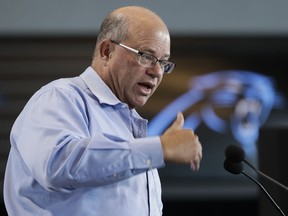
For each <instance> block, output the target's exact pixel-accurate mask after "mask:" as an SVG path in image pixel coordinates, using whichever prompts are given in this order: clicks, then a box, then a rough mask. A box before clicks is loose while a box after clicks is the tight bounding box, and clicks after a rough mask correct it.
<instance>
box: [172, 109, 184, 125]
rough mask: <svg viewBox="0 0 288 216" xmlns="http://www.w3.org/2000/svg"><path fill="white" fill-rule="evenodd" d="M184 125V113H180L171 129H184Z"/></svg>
mask: <svg viewBox="0 0 288 216" xmlns="http://www.w3.org/2000/svg"><path fill="white" fill-rule="evenodd" d="M183 125H184V116H183V113H182V112H178V114H177V118H176V119H175V121H174V122H173V124H172V125H171V127H170V128H174V129H182V127H183Z"/></svg>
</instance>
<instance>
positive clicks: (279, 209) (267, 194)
mask: <svg viewBox="0 0 288 216" xmlns="http://www.w3.org/2000/svg"><path fill="white" fill-rule="evenodd" d="M241 173H242V174H243V175H245V176H247V177H248V178H249V179H251V180H252V181H254V182H255V183H256V184H257V185H258V186H259V187H260V188H261V189H262V190H263V191H264V192H265V195H266V196H267V197H268V198H269V199H270V201H271V202H272V203H273V204H274V205H275V206H276V208H277V209H278V211H279V212H280V213H281V214H282V215H283V216H285V214H284V212H283V211H282V210H281V208H280V207H279V206H278V205H277V203H276V202H275V201H274V200H273V198H272V197H271V196H270V195H269V193H268V192H267V191H266V189H265V188H264V187H263V186H262V185H261V184H260V182H258V181H257V180H255V179H254V178H252V177H251V176H250V175H248V174H247V173H245V172H244V171H241Z"/></svg>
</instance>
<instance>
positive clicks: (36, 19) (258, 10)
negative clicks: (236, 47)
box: [0, 0, 288, 35]
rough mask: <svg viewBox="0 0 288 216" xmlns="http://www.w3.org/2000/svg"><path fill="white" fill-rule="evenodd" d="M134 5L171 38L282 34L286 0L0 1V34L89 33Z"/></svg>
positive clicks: (287, 26) (286, 28)
mask: <svg viewBox="0 0 288 216" xmlns="http://www.w3.org/2000/svg"><path fill="white" fill-rule="evenodd" d="M129 4H136V5H142V6H147V7H149V8H151V9H153V10H154V11H156V12H157V13H158V14H159V15H160V16H161V17H162V18H163V19H164V20H165V21H166V23H167V24H168V27H169V28H170V30H171V31H172V33H174V34H287V33H288V12H287V10H288V1H287V0H241V1H239V0H238V1H236V0H178V1H176V0H146V1H140V0H135V1H128V0H113V1H112V0H46V1H45V0H0V35H11V34H67V33H68V34H95V33H96V32H97V29H98V27H99V25H100V21H101V20H102V19H103V17H104V16H105V14H106V13H108V12H110V11H111V10H113V9H114V8H116V7H118V6H122V5H129Z"/></svg>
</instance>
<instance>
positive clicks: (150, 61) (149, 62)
mask: <svg viewBox="0 0 288 216" xmlns="http://www.w3.org/2000/svg"><path fill="white" fill-rule="evenodd" d="M111 42H112V43H114V44H116V45H119V46H121V47H123V48H125V49H128V50H130V51H132V52H134V53H137V54H138V55H139V59H138V63H139V64H140V65H142V66H144V67H152V66H154V65H155V64H156V63H157V62H159V64H160V67H161V69H162V71H163V73H164V74H170V73H171V72H172V71H173V69H174V68H175V66H176V64H175V63H173V62H170V61H167V60H160V59H157V58H156V57H155V56H153V55H150V54H147V53H143V52H140V51H138V50H136V49H133V48H131V47H129V46H126V45H124V44H121V43H118V42H116V41H114V40H111Z"/></svg>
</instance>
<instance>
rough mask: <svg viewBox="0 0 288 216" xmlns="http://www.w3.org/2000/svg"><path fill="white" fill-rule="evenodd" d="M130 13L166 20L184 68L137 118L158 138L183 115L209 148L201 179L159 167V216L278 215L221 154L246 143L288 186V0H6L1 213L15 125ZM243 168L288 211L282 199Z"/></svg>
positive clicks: (0, 42)
mask: <svg viewBox="0 0 288 216" xmlns="http://www.w3.org/2000/svg"><path fill="white" fill-rule="evenodd" d="M125 5H140V6H145V7H148V8H150V9H152V10H153V11H155V12H156V13H158V14H159V15H160V16H161V17H162V18H163V20H164V21H165V22H166V24H167V26H168V28H169V29H170V32H171V39H172V46H171V53H172V57H171V61H174V62H176V64H177V67H176V68H175V70H174V71H173V73H172V74H170V75H167V76H165V77H164V79H163V81H162V84H161V86H160V87H159V89H158V91H157V92H156V93H155V94H154V95H153V96H152V98H151V99H150V101H148V103H147V104H146V105H145V106H144V107H142V108H140V109H138V111H139V113H140V114H141V115H142V116H143V117H144V118H147V119H149V120H150V121H151V122H153V125H155V124H156V125H157V127H160V128H157V130H159V131H161V129H163V128H165V126H167V124H169V121H170V120H171V119H173V118H174V117H175V116H176V113H177V112H176V111H178V110H179V111H183V112H184V114H185V117H186V121H187V125H186V127H191V128H193V129H194V130H195V133H197V134H198V135H199V138H200V141H201V143H202V144H203V155H204V158H203V161H202V164H201V169H200V171H199V172H197V173H193V172H192V171H191V169H190V167H189V166H185V165H175V164H166V167H165V168H163V169H161V170H159V172H160V177H161V180H162V186H163V201H164V216H170V215H179V212H181V215H198V216H202V215H203V216H206V215H207V216H210V215H212V216H214V215H217V216H218V215H222V216H225V215H231V214H232V215H234V216H237V215H259V216H260V215H261V216H265V215H267V216H268V215H269V216H271V215H277V210H276V208H275V207H274V206H273V204H272V203H271V202H270V201H269V200H268V199H267V197H266V196H265V195H264V193H263V192H262V191H261V190H259V187H258V186H257V185H256V184H255V183H253V182H252V181H251V180H249V179H247V178H246V177H245V176H242V175H233V174H231V173H228V172H227V171H226V170H225V169H224V168H223V162H224V160H225V154H224V152H225V149H226V147H227V146H229V145H231V144H235V145H239V146H241V147H243V148H244V149H245V152H246V153H247V154H246V156H247V160H249V161H250V162H251V163H253V164H254V165H255V166H256V167H257V168H258V169H260V170H261V171H263V172H264V173H266V174H268V175H269V176H271V177H272V178H274V179H276V180H277V181H279V182H281V183H283V184H286V185H288V174H287V173H288V172H287V171H286V167H285V165H286V164H287V162H288V160H287V159H286V158H287V157H286V154H287V152H288V147H287V144H286V143H287V139H288V138H287V137H286V134H287V131H288V130H287V128H288V111H287V108H286V106H285V101H286V98H287V94H288V86H287V80H286V73H287V71H288V65H287V57H288V22H287V20H288V14H287V8H288V2H287V1H281V0H274V1H269V0H254V1H250V0H242V1H237V2H236V1H229V0H216V1H215V0H214V1H213V0H207V1H196V0H182V1H172V0H166V1H149V0H148V1H136V0H135V1H128V0H122V1H109V0H108V1H99V0H94V1H93V0H82V1H76V0H69V1H68V0H61V1H56V0H50V1H36V0H27V1H20V0H10V1H4V0H0V145H1V148H0V183H1V184H0V185H1V188H0V192H1V199H0V201H1V205H0V206H1V212H0V213H1V215H6V211H5V207H4V203H3V196H2V188H3V178H4V172H5V165H6V160H7V157H8V153H9V148H10V142H9V133H10V129H11V127H12V124H13V122H14V120H15V119H16V117H17V116H18V114H19V113H20V112H21V110H22V108H23V107H24V105H25V103H26V102H27V100H28V99H29V98H30V97H31V96H32V94H33V93H34V92H35V91H37V90H38V89H39V88H40V87H41V86H42V85H44V84H46V83H48V82H50V81H52V80H54V79H57V78H61V77H67V76H77V75H79V74H80V73H82V72H83V71H84V70H85V69H86V67H87V66H89V65H90V62H91V56H92V53H93V50H94V46H95V41H96V36H97V31H98V28H99V26H100V24H101V21H102V20H103V18H104V16H105V15H106V14H107V13H109V12H110V11H112V10H114V9H115V8H117V7H120V6H125ZM247 72H248V73H247ZM209 75H211V76H209ZM263 80H264V81H263ZM186 96H187V97H186ZM187 103H188V104H187ZM63 109H65V108H63ZM159 116H160V117H161V118H159V119H156V118H157V117H159ZM155 122H156V123H155ZM153 125H152V123H151V125H150V126H151V127H152V126H153ZM153 127H154V126H153ZM155 131H156V129H153V130H152V131H150V132H151V133H153V132H155ZM155 133H156V132H155ZM31 139H33V137H31ZM244 169H245V172H247V173H249V174H250V175H251V176H253V177H254V178H255V179H257V180H259V182H261V183H262V184H263V186H264V187H265V188H266V189H267V191H268V192H269V193H270V194H271V196H272V197H273V198H274V199H275V201H276V202H277V203H278V204H279V206H280V207H281V208H282V210H283V211H284V212H286V213H287V214H288V207H287V200H288V196H287V191H284V190H283V189H281V188H279V187H277V186H276V185H275V184H273V183H271V182H269V181H267V180H265V179H262V178H261V177H259V176H257V175H256V174H255V173H254V172H253V171H252V170H251V169H250V170H249V168H247V167H245V168H244Z"/></svg>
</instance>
